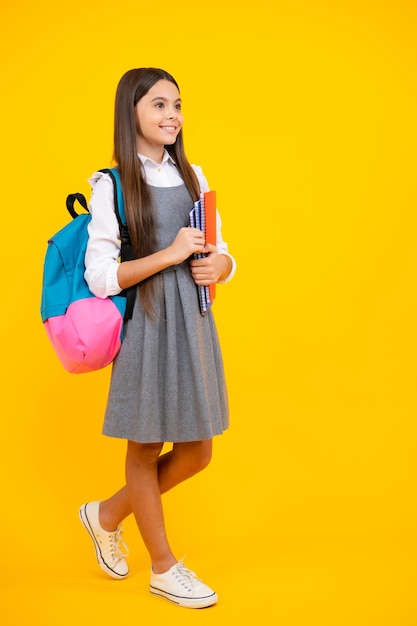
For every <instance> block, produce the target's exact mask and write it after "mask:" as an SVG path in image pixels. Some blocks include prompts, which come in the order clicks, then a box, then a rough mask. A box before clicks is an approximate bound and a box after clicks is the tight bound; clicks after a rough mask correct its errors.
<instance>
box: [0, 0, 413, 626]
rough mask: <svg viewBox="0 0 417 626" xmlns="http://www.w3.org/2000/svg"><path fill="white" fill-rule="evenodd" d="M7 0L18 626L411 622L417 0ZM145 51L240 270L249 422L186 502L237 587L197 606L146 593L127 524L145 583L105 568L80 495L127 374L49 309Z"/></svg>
mask: <svg viewBox="0 0 417 626" xmlns="http://www.w3.org/2000/svg"><path fill="white" fill-rule="evenodd" d="M2 4H3V6H2V11H1V33H0V35H1V36H0V42H1V43H0V45H1V58H2V66H3V67H2V73H1V75H2V78H1V85H2V97H1V113H2V114H1V125H2V129H1V142H2V150H1V153H2V155H1V159H2V166H1V178H2V184H1V189H2V198H1V214H2V218H1V219H2V228H3V237H2V239H3V250H5V254H4V255H3V264H2V266H3V278H2V282H3V289H2V303H3V304H2V309H3V320H2V330H3V332H2V335H3V341H2V377H1V379H2V390H3V392H2V421H1V424H2V426H1V431H2V432H1V442H2V443H1V448H2V449H1V455H0V459H1V460H0V471H1V478H2V488H1V507H2V511H1V555H2V558H1V592H2V596H3V597H2V618H1V621H2V623H4V624H7V625H9V624H10V625H15V624H16V625H17V624H19V625H20V624H26V623H27V624H29V623H30V624H32V625H33V626H50V625H53V626H61V625H67V624H68V625H72V624H74V625H75V624H76V625H83V624H91V623H94V624H101V625H107V624H109V625H110V624H111V625H112V626H113V625H114V624H118V623H123V624H128V623H132V624H136V623H138V624H144V623H150V620H152V622H158V623H162V621H163V620H167V621H168V620H169V623H170V624H191V623H192V624H198V625H199V626H200V625H204V624H206V623H218V624H223V623H224V624H229V623H238V622H240V621H243V620H247V622H248V623H251V624H252V623H277V624H281V625H282V626H295V625H297V626H300V625H302V626H307V625H314V626H316V625H317V626H327V625H329V626H344V625H345V624H346V625H349V626H352V625H355V626H356V625H362V624H363V625H366V626H374V625H375V626H385V625H389V626H406V625H407V626H408V625H410V626H411V625H415V624H416V623H417V606H416V597H417V595H416V582H417V581H416V574H417V571H416V570H417V567H416V562H417V561H416V559H417V549H416V548H417V545H416V522H417V508H416V453H415V449H416V435H417V428H416V408H417V407H416V404H417V402H416V400H417V397H416V374H417V367H416V360H417V334H416V326H417V316H416V313H417V311H416V302H417V300H416V263H415V254H416V236H417V235H416V232H417V231H416V226H417V224H416V195H417V194H416V192H417V189H416V151H417V124H416V95H417V83H416V61H417V38H416V13H417V11H416V4H415V2H412V1H411V0H408V1H406V0H396V1H395V2H394V1H393V0H392V1H388V0H380V1H377V0H374V1H372V0H351V1H347V0H342V1H341V2H332V1H331V0H321V1H316V0H311V1H308V0H295V1H293V2H290V1H288V2H284V1H283V0H275V1H274V2H272V1H271V0H258V1H257V2H248V1H247V0H239V1H237V0H229V2H225V1H224V0H223V1H220V0H210V2H203V3H198V2H195V1H191V0H184V1H183V2H181V3H172V2H166V1H165V0H161V1H160V2H155V3H154V2H146V3H145V2H138V1H133V0H126V1H124V0H120V1H119V2H110V1H108V0H102V1H101V2H98V1H93V0H83V1H80V0H72V2H68V3H60V2H51V1H48V0H37V1H36V2H32V1H29V0H14V2H7V3H6V2H4V1H3V3H2ZM148 65H154V66H161V67H163V68H165V69H167V70H168V71H170V72H171V73H173V74H174V76H175V77H176V78H177V80H178V81H179V84H180V86H181V92H182V97H183V100H184V113H185V117H186V122H185V129H184V132H185V141H186V147H187V153H188V157H189V159H190V160H191V161H192V162H194V163H198V164H201V165H202V166H203V169H204V172H205V174H206V176H207V177H208V180H209V183H210V184H211V187H212V188H214V189H216V190H217V194H218V204H219V208H220V211H221V215H222V218H223V223H224V226H223V235H224V238H225V239H226V240H227V241H228V242H229V246H230V250H231V251H232V252H233V254H234V255H235V256H236V259H237V261H238V265H239V268H238V273H237V275H236V277H235V279H234V280H233V282H232V283H230V284H229V285H227V286H223V287H219V289H218V298H217V301H216V303H215V314H216V318H217V322H218V328H219V332H220V335H221V340H222V346H223V352H224V359H225V364H226V368H227V377H228V384H229V393H230V405H231V420H232V426H231V429H230V431H229V432H228V433H227V434H226V435H225V436H224V437H221V438H218V439H217V440H216V444H215V456H214V460H213V463H212V464H211V466H210V467H209V468H208V469H207V470H206V471H205V472H204V473H203V474H201V475H200V476H198V477H196V478H195V479H193V480H192V481H190V482H189V483H187V484H185V485H182V486H180V487H179V488H178V489H177V490H175V492H173V493H169V494H167V495H166V496H165V506H166V516H167V524H168V528H169V533H170V536H171V538H172V543H173V547H174V549H175V551H176V553H177V555H178V556H179V557H180V556H182V555H183V554H185V555H186V557H187V561H186V562H187V564H188V565H189V566H190V567H191V568H192V569H195V570H196V571H197V572H198V573H199V574H200V575H201V577H202V578H204V579H206V580H207V582H209V583H210V584H212V585H213V586H214V587H215V588H216V590H217V591H218V593H219V596H220V601H219V603H218V605H217V606H216V607H213V608H212V609H208V610H206V611H200V612H197V613H196V612H193V611H188V610H185V609H178V608H177V607H174V606H173V605H171V604H169V603H168V602H163V601H162V600H158V599H156V598H153V597H152V596H150V594H149V592H148V590H147V585H148V566H149V565H148V560H147V556H146V553H145V551H144V548H143V546H142V544H141V541H140V538H139V537H138V535H137V532H136V529H135V526H134V524H133V521H132V520H128V521H127V523H126V524H125V537H126V540H127V542H128V544H129V546H130V550H131V557H130V566H131V571H132V573H131V576H130V578H129V579H128V580H126V581H124V582H115V581H111V580H110V579H107V578H105V576H104V574H101V571H100V570H99V569H98V568H97V566H96V564H95V560H94V556H93V552H92V546H90V540H89V539H88V537H87V536H86V535H85V532H84V531H83V529H82V527H81V525H80V523H79V521H78V519H77V515H78V507H79V505H80V504H82V503H83V502H84V501H86V500H89V499H101V498H104V497H106V496H107V495H109V494H110V493H111V492H112V491H113V490H114V489H116V488H117V487H118V486H119V485H121V484H122V482H123V471H124V470H123V462H124V443H123V442H119V441H116V440H110V439H107V438H105V437H103V436H102V435H101V424H102V416H103V410H104V406H105V401H106V393H107V385H108V379H109V374H110V370H109V369H108V370H105V371H103V372H98V373H94V374H89V375H84V376H78V377H77V376H71V375H69V374H67V373H66V372H65V371H64V370H63V369H62V367H61V366H60V364H59V363H58V361H57V358H56V357H55V355H54V353H53V351H52V348H51V347H50V346H49V344H48V341H47V338H46V334H45V333H44V330H43V329H42V326H41V321H40V314H39V303H40V288H41V274H42V264H43V257H44V253H45V249H46V240H47V238H48V237H49V236H50V235H52V234H53V233H54V232H55V231H56V230H58V228H60V227H61V226H63V225H64V224H65V223H66V221H67V217H66V212H65V204H64V203H65V197H66V195H67V193H69V192H72V191H81V192H84V193H85V194H89V187H88V184H87V182H86V179H87V177H88V176H89V175H90V174H91V173H92V172H93V171H94V170H95V169H97V168H100V167H106V166H108V164H109V162H110V158H111V150H112V130H113V100H114V92H115V88H116V85H117V82H118V80H119V78H120V76H121V75H122V74H123V73H124V72H125V71H126V70H128V69H130V68H132V67H139V66H148Z"/></svg>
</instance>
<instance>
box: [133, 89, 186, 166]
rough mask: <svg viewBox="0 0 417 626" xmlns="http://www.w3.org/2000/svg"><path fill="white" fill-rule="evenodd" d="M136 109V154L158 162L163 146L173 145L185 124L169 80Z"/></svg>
mask: <svg viewBox="0 0 417 626" xmlns="http://www.w3.org/2000/svg"><path fill="white" fill-rule="evenodd" d="M135 108H136V145H137V149H138V152H140V153H141V154H143V155H144V156H147V157H149V158H151V159H153V160H154V161H157V162H161V160H162V157H163V153H164V146H166V145H172V144H174V143H175V141H176V139H177V136H178V133H179V132H180V130H181V128H182V124H183V121H184V119H183V116H182V114H181V98H180V94H179V91H178V89H177V88H176V86H175V85H174V83H171V82H170V81H169V80H159V81H158V82H157V83H155V85H154V86H153V87H151V89H149V91H148V93H147V94H145V95H144V96H143V97H142V98H141V99H140V100H139V101H138V103H137V104H136V107H135Z"/></svg>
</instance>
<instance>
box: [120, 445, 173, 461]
mask: <svg viewBox="0 0 417 626" xmlns="http://www.w3.org/2000/svg"><path fill="white" fill-rule="evenodd" d="M163 445H164V444H163V443H160V442H158V443H136V442H135V441H128V445H127V455H126V460H127V462H128V463H129V462H130V463H141V464H142V463H145V464H153V463H156V462H157V461H158V458H159V456H160V454H161V451H162V448H163Z"/></svg>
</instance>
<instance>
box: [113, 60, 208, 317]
mask: <svg viewBox="0 0 417 626" xmlns="http://www.w3.org/2000/svg"><path fill="white" fill-rule="evenodd" d="M160 80H168V81H170V82H171V83H174V85H175V86H176V87H177V89H178V91H179V87H178V84H177V82H176V80H175V79H174V77H173V76H171V74H169V73H168V72H166V71H165V70H162V69H158V68H154V67H142V68H137V69H132V70H129V71H128V72H126V73H125V74H124V75H123V76H122V78H121V79H120V82H119V84H118V87H117V91H116V101H115V110H114V160H115V161H116V163H117V165H118V167H119V171H120V179H121V182H122V189H123V199H124V204H125V215H126V221H127V225H128V227H129V233H130V239H131V242H132V247H133V250H134V253H135V255H136V257H137V258H141V257H144V256H147V255H149V254H152V253H153V252H155V246H156V237H155V224H154V218H153V212H152V205H151V197H150V192H149V188H148V186H147V185H146V184H145V179H144V176H143V171H142V164H141V162H140V159H139V158H138V153H137V145H136V115H135V107H136V104H137V103H138V102H139V100H140V99H141V98H143V96H144V95H146V94H147V93H148V91H149V90H150V89H151V88H152V87H153V86H154V85H155V83H157V82H158V81H160ZM166 150H167V152H168V153H169V154H170V156H171V157H172V158H173V159H174V161H175V163H176V166H177V169H178V171H179V173H180V175H181V177H182V179H183V180H184V184H185V186H186V187H187V189H188V191H189V192H190V194H191V197H192V198H193V200H198V198H199V195H200V186H199V183H198V180H197V177H196V175H195V173H194V170H193V168H192V167H191V165H190V164H189V162H188V160H187V158H186V156H185V151H184V141H183V133H182V129H181V130H180V132H179V134H178V136H177V139H176V141H175V143H174V144H173V145H170V146H166ZM139 290H140V294H141V304H142V306H143V308H144V310H145V312H146V313H147V314H148V315H149V314H150V312H151V311H153V310H154V308H153V292H154V281H153V280H152V278H151V279H147V280H144V281H142V282H141V283H139Z"/></svg>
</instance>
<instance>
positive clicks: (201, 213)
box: [190, 191, 216, 315]
mask: <svg viewBox="0 0 417 626" xmlns="http://www.w3.org/2000/svg"><path fill="white" fill-rule="evenodd" d="M190 226H192V227H193V228H199V229H200V230H202V231H203V233H204V235H205V240H206V243H212V244H213V245H214V246H215V245H216V192H215V191H205V192H204V193H202V194H201V195H200V200H197V202H194V207H193V208H192V209H191V211H190ZM204 256H205V254H204V253H199V254H195V255H194V257H195V258H196V259H201V258H203V257H204ZM197 292H198V299H199V301H200V311H201V315H205V314H206V313H207V311H208V310H209V308H210V307H211V305H212V304H213V301H214V298H215V296H216V285H207V286H205V285H197Z"/></svg>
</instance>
